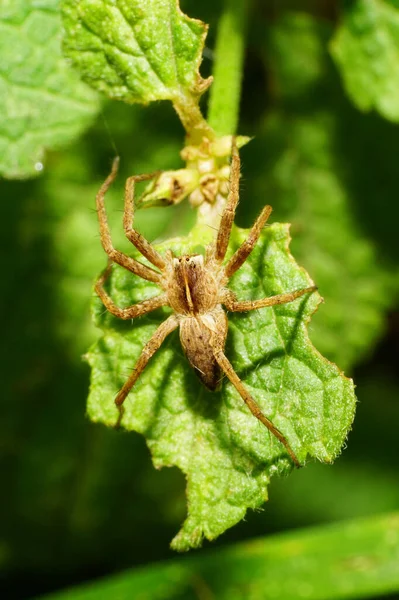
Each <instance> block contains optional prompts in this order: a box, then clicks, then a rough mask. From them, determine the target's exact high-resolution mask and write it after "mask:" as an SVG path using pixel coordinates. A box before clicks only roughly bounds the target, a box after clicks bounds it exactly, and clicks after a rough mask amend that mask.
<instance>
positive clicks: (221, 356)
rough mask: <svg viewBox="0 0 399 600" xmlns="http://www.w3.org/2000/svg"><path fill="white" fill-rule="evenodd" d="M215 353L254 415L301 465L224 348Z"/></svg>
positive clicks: (218, 361) (223, 369)
mask: <svg viewBox="0 0 399 600" xmlns="http://www.w3.org/2000/svg"><path fill="white" fill-rule="evenodd" d="M213 354H214V357H215V360H216V362H217V363H218V365H219V366H220V368H221V369H222V371H223V372H224V373H225V374H226V375H227V377H228V379H229V380H230V381H231V383H232V384H233V385H234V387H235V388H236V390H237V392H238V393H239V394H240V396H241V398H242V399H243V400H244V402H245V404H246V405H247V406H248V408H249V410H250V411H251V413H252V414H253V415H254V417H256V418H257V419H258V420H259V421H260V422H261V423H263V425H265V426H266V427H267V428H268V430H269V431H270V432H271V433H272V434H273V435H274V436H275V437H276V438H277V439H278V440H279V441H280V442H281V443H282V444H283V446H284V447H285V449H286V450H287V452H288V454H289V455H290V457H291V458H292V460H293V461H294V463H295V465H296V466H297V467H300V466H301V464H300V462H299V460H298V458H297V457H296V455H295V453H294V451H293V450H292V448H291V446H290V445H289V443H288V441H287V439H286V438H285V437H284V435H283V434H282V433H281V431H280V430H279V429H277V427H275V426H274V425H273V423H272V422H271V421H270V419H268V418H267V417H266V416H265V415H264V414H263V412H262V411H261V409H260V408H259V406H258V404H257V403H256V402H255V400H254V399H253V398H252V396H251V394H250V393H249V392H248V390H247V388H246V387H245V386H244V384H243V383H242V381H241V379H240V378H239V376H238V375H237V373H236V372H235V370H234V368H233V365H232V364H231V362H230V361H229V359H228V358H227V356H226V355H225V354H224V352H223V350H222V349H221V348H214V349H213Z"/></svg>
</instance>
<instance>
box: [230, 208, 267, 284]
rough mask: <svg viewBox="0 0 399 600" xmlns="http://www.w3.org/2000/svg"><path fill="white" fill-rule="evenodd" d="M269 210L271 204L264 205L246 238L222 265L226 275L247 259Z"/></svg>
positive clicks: (232, 272)
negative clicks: (225, 263) (224, 264)
mask: <svg viewBox="0 0 399 600" xmlns="http://www.w3.org/2000/svg"><path fill="white" fill-rule="evenodd" d="M271 212H272V207H271V206H265V207H264V209H263V210H262V212H261V213H260V215H259V217H258V218H257V219H256V221H255V223H254V225H253V226H252V229H251V231H250V232H249V235H248V237H247V239H246V240H245V242H243V243H242V244H241V246H240V247H239V248H238V250H236V252H235V253H234V254H233V256H232V257H231V258H230V260H229V262H228V263H227V265H226V266H225V267H224V272H225V274H226V276H227V277H231V276H232V275H233V274H234V273H235V272H236V271H237V270H238V269H239V268H240V267H241V266H242V264H243V263H244V262H245V261H246V260H247V258H248V256H249V255H250V254H251V252H252V250H253V249H254V248H255V246H256V242H257V241H258V239H259V236H260V234H261V233H262V229H263V227H264V226H265V224H266V221H267V220H268V218H269V217H270V213H271Z"/></svg>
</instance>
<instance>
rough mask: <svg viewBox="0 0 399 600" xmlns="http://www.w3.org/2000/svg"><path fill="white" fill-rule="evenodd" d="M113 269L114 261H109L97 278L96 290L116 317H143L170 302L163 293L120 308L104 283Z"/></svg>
mask: <svg viewBox="0 0 399 600" xmlns="http://www.w3.org/2000/svg"><path fill="white" fill-rule="evenodd" d="M111 271H112V262H109V264H108V266H107V268H106V269H105V271H104V272H103V273H102V275H101V276H100V277H99V279H98V280H97V283H96V285H95V288H94V289H95V290H96V292H97V294H98V296H99V297H100V298H101V300H102V302H103V304H104V306H105V308H106V309H107V310H108V311H109V312H110V313H111V314H112V315H114V316H115V317H119V318H120V319H125V320H126V319H133V318H135V317H141V316H142V315H145V314H146V313H149V312H151V311H153V310H156V309H157V308H160V307H161V306H166V305H167V304H168V298H167V295H166V294H162V295H161V296H155V297H154V298H149V299H148V300H144V301H143V302H139V303H138V304H134V305H133V306H128V307H127V308H119V306H116V304H115V303H114V302H113V300H112V298H111V297H110V296H109V295H108V294H107V292H106V291H105V290H104V287H103V286H104V283H105V281H106V280H107V279H108V277H109V275H110V273H111Z"/></svg>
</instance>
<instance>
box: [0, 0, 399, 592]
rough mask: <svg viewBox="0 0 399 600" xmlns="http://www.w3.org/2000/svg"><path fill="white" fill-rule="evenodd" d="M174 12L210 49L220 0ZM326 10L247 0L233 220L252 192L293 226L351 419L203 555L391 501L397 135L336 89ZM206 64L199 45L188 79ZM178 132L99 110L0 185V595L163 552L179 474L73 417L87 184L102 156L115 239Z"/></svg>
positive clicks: (135, 111)
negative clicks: (32, 169)
mask: <svg viewBox="0 0 399 600" xmlns="http://www.w3.org/2000/svg"><path fill="white" fill-rule="evenodd" d="M182 8H183V9H184V11H185V12H186V13H187V14H189V15H190V16H193V17H199V18H202V19H203V20H204V21H206V22H208V23H210V34H209V36H208V40H207V46H208V47H209V48H212V47H213V44H214V37H215V31H216V25H217V21H218V17H219V12H220V10H221V4H219V3H215V2H210V1H208V0H207V1H206V2H202V3H201V5H199V3H195V2H194V0H192V1H186V2H182ZM298 9H299V10H298ZM338 16H339V14H338V5H337V3H335V2H332V1H327V0H325V1H324V2H322V1H320V2H316V1H314V2H311V1H310V0H309V1H303V2H293V1H291V2H288V1H285V2H271V1H270V0H269V1H268V2H258V3H254V5H253V8H252V11H251V20H250V26H249V34H248V48H247V54H246V62H245V69H244V82H243V96H242V105H241V113H240V114H241V117H240V126H239V133H242V134H245V135H251V136H254V140H253V141H252V142H251V143H250V144H249V145H248V146H246V147H245V148H244V149H243V150H242V152H241V156H242V163H243V164H242V173H243V176H242V182H241V202H240V205H239V211H238V216H237V223H238V225H240V226H243V227H246V226H249V225H250V224H251V223H252V221H253V219H254V217H255V216H256V215H257V214H258V212H259V211H260V209H261V208H262V207H263V206H264V204H265V203H271V204H272V205H273V208H274V212H273V220H274V221H288V222H291V223H292V228H291V232H292V236H293V242H292V245H291V249H292V252H293V254H294V256H295V258H296V259H297V261H298V262H299V263H300V264H302V265H303V266H305V267H306V268H307V270H308V271H309V273H310V275H311V277H312V278H313V279H314V280H315V282H316V283H317V284H318V285H319V289H320V292H321V294H322V295H323V296H324V298H325V304H324V305H322V307H321V308H320V309H319V312H318V313H317V315H316V316H315V318H314V320H313V321H312V323H311V325H310V335H311V338H312V340H313V341H314V343H315V345H316V346H317V347H318V348H319V349H320V351H321V352H322V353H323V354H325V355H326V356H327V357H328V358H330V359H331V360H334V361H336V362H337V364H338V365H339V366H340V367H341V368H343V369H344V370H345V373H346V374H347V375H350V376H352V377H354V379H355V382H356V384H357V394H358V399H359V404H358V410H357V417H356V420H355V423H354V426H353V431H352V432H351V434H350V436H349V438H348V445H347V448H346V449H345V450H344V452H343V454H342V456H341V457H340V458H339V460H337V462H336V464H335V465H334V466H322V465H318V464H311V465H309V466H308V467H306V468H305V469H301V470H300V471H296V472H294V473H293V474H292V475H291V476H290V477H288V478H286V479H282V480H275V481H273V482H272V485H271V487H270V500H269V502H268V503H267V504H266V505H265V507H264V510H263V511H260V512H256V513H255V512H252V513H249V514H248V515H247V518H246V520H245V521H243V522H242V523H241V524H240V525H238V526H237V527H235V528H234V529H232V530H230V531H229V532H227V533H226V534H225V535H224V536H223V537H222V538H221V539H220V540H218V541H217V542H216V543H215V544H213V546H214V547H215V546H216V547H217V546H223V545H226V544H229V543H231V542H233V541H237V540H244V539H248V538H251V537H253V536H262V535H268V534H269V533H271V532H279V531H283V530H289V529H293V528H297V527H303V526H307V525H313V524H317V523H324V522H332V521H335V520H340V519H344V518H352V517H357V516H367V515H374V514H380V513H385V512H389V511H393V510H395V509H397V508H398V506H399V486H398V467H397V458H398V455H399V454H398V450H399V447H398V446H399V444H398V434H397V423H398V421H399V403H398V390H399V377H398V368H397V356H398V349H399V348H398V346H399V312H398V310H397V291H398V277H397V275H398V271H397V264H398V261H397V258H398V254H399V245H398V242H397V227H398V217H399V208H398V190H399V168H398V158H397V157H398V156H399V127H398V125H397V124H395V123H393V122H389V121H387V120H384V118H383V117H381V116H379V115H378V114H376V113H369V114H364V113H361V112H359V111H358V110H357V109H356V108H355V107H354V106H353V105H352V104H351V102H350V100H349V99H348V98H347V97H346V95H345V92H344V90H343V86H342V82H341V80H340V76H339V73H338V71H337V67H336V66H335V65H334V64H333V61H332V59H331V56H330V55H329V52H328V42H329V39H330V38H331V35H332V34H333V31H334V28H335V27H336V20H337V18H338ZM211 70H212V53H211V52H209V51H208V52H207V53H206V57H205V58H204V62H203V65H202V68H201V72H202V74H203V75H204V76H206V75H208V74H209V73H210V72H211ZM182 140H183V130H182V128H181V126H180V124H179V122H178V119H177V117H176V115H175V114H174V112H173V110H172V108H171V107H170V106H169V104H167V103H159V104H156V105H151V106H149V107H146V108H144V107H140V106H132V107H129V106H125V105H122V104H118V103H116V102H113V103H107V102H106V101H104V102H103V109H102V112H101V114H100V115H99V117H98V119H97V120H96V122H95V123H94V124H93V126H92V127H91V128H90V129H89V130H88V131H87V132H86V133H85V135H84V136H83V137H82V138H81V139H79V140H78V141H76V142H75V143H73V144H71V145H70V146H68V147H67V148H64V149H62V150H59V151H57V152H50V153H49V154H48V155H47V159H46V163H45V169H44V172H43V174H42V175H41V176H40V177H37V178H36V179H33V180H28V181H6V180H3V181H1V182H0V190H1V191H0V194H1V197H2V202H1V208H0V210H1V216H0V229H1V234H0V240H1V241H0V243H1V245H2V256H3V262H2V264H3V266H2V275H3V276H2V279H1V285H2V290H1V299H2V303H3V305H2V310H1V318H2V320H3V324H2V331H3V336H2V337H3V343H2V345H1V361H0V365H1V367H0V368H1V376H2V381H3V402H2V403H1V412H2V414H1V419H0V431H1V433H0V438H1V455H0V456H1V458H0V459H1V467H2V470H1V472H2V493H1V496H0V503H1V508H0V519H1V537H0V565H1V571H2V575H1V581H0V594H1V596H2V597H4V598H7V599H10V600H12V599H17V598H18V599H22V598H32V597H34V596H35V595H39V594H42V593H45V592H47V591H50V590H54V589H58V588H61V587H66V586H70V585H72V584H74V583H77V582H79V581H84V580H87V579H89V578H92V577H98V576H101V575H104V574H108V573H111V572H115V571H119V570H121V569H123V568H126V567H130V566H134V565H143V564H146V563H149V562H151V561H158V560H160V559H163V558H167V557H169V558H170V557H173V553H172V552H171V551H170V550H169V548H168V544H169V541H170V540H171V538H172V537H173V535H174V534H175V533H176V531H177V529H178V527H179V525H180V523H181V522H182V520H183V519H184V516H185V496H184V487H185V482H184V478H183V476H182V475H181V473H180V472H178V470H177V469H165V470H163V471H161V472H157V471H155V470H154V468H153V467H152V465H151V460H150V457H149V453H148V451H147V449H146V445H145V442H144V439H142V438H141V437H140V436H139V435H136V434H134V433H129V434H126V433H123V432H117V431H114V430H108V429H106V428H105V427H103V426H101V425H94V424H91V423H90V422H88V420H87V419H86V418H85V416H84V415H85V399H86V396H87V390H88V385H89V369H88V366H87V365H86V364H85V362H84V360H83V359H82V356H83V355H84V353H85V351H86V350H87V348H88V347H89V345H90V343H92V342H93V341H94V340H95V338H96V335H97V332H96V331H95V329H94V327H93V326H92V325H91V321H90V301H91V296H92V293H93V292H92V283H93V281H94V279H95V277H96V275H97V274H98V272H99V271H100V270H101V269H102V268H103V266H104V265H105V262H106V261H105V255H104V253H103V250H102V249H101V246H100V240H99V237H98V225H97V219H96V213H95V211H94V198H95V194H96V192H97V190H98V188H99V186H100V185H101V182H102V181H103V179H104V177H105V176H106V175H107V173H108V171H109V167H110V162H111V160H112V158H113V156H114V155H115V152H116V151H117V152H118V154H119V155H120V156H121V171H120V176H119V178H118V182H117V184H116V185H115V186H114V189H113V190H112V191H111V192H110V193H109V197H108V198H107V202H108V207H109V208H108V211H109V215H110V221H111V222H112V229H113V236H114V239H115V241H116V242H118V244H119V247H120V248H121V249H122V250H128V244H127V242H126V241H125V240H124V239H123V236H122V227H121V218H122V213H121V202H122V193H123V187H122V186H123V182H124V181H125V179H126V177H127V176H129V175H131V174H133V173H142V172H149V171H152V170H155V169H168V168H178V167H179V166H180V165H181V162H180V159H179V156H178V153H179V150H180V148H181V146H182ZM193 218H194V215H193V213H192V211H191V209H190V207H189V206H188V203H183V204H182V205H180V206H178V207H174V208H166V209H148V210H146V211H142V212H140V213H139V214H137V219H136V225H137V227H138V228H139V229H140V231H141V232H142V233H143V234H145V235H146V236H147V237H148V238H149V239H151V240H154V239H165V238H168V237H171V236H172V235H176V234H181V233H184V232H185V231H188V229H189V227H190V224H191V223H192V222H193ZM209 545H210V544H205V546H209Z"/></svg>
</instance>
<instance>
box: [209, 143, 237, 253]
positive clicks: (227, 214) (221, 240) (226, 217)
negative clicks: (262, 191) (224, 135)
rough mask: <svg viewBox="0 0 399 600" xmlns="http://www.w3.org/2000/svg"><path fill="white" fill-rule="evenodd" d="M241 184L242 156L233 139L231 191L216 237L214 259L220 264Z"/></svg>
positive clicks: (228, 237)
mask: <svg viewBox="0 0 399 600" xmlns="http://www.w3.org/2000/svg"><path fill="white" fill-rule="evenodd" d="M239 184H240V155H239V154H238V150H237V143H236V140H235V138H233V145H232V152H231V171H230V189H229V194H228V196H227V203H226V207H225V209H224V211H223V214H222V218H221V220H220V225H219V231H218V234H217V237H216V242H215V249H214V257H215V259H216V260H217V261H218V262H222V261H223V259H224V257H225V255H226V252H227V247H228V245H229V239H230V233H231V228H232V226H233V222H234V216H235V213H236V208H237V204H238V199H239V193H240V190H239Z"/></svg>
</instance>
